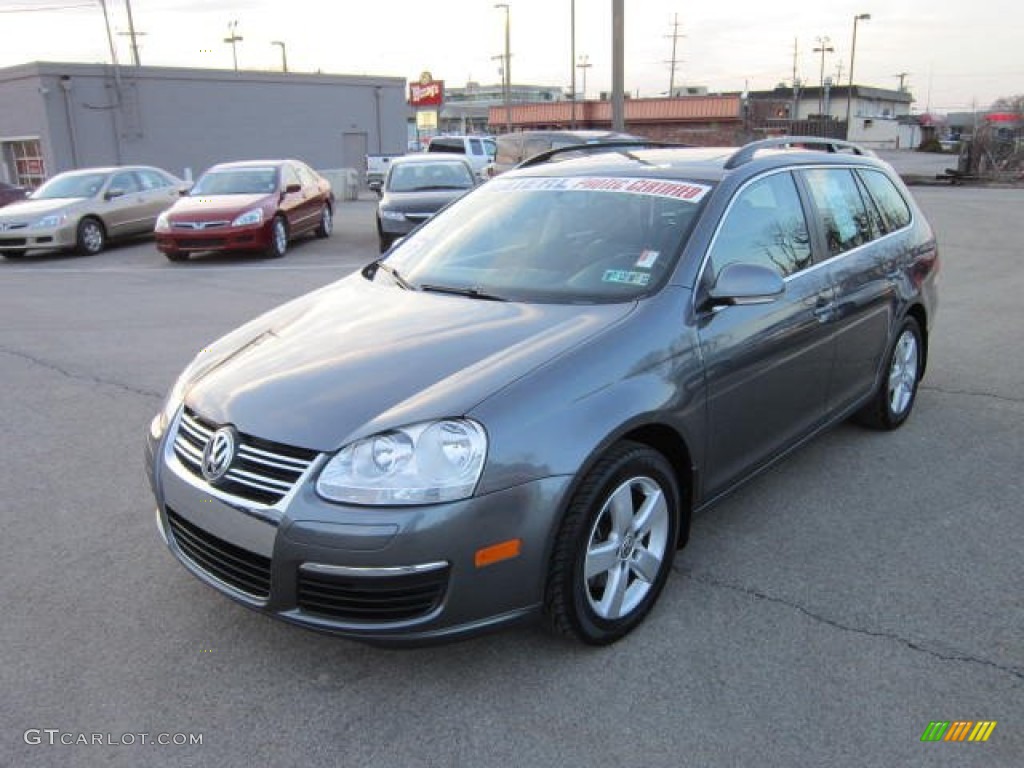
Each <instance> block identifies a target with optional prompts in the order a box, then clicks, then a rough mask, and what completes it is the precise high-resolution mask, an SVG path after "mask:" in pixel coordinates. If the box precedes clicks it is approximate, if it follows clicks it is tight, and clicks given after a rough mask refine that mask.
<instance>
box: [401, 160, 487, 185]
mask: <svg viewBox="0 0 1024 768" xmlns="http://www.w3.org/2000/svg"><path fill="white" fill-rule="evenodd" d="M472 186H473V174H472V173H471V172H470V170H469V168H467V167H466V165H465V164H464V163H446V162H438V163H403V164H402V165H393V166H391V176H390V177H389V178H388V191H389V192H418V191H421V190H426V189H469V188H470V187H472Z"/></svg>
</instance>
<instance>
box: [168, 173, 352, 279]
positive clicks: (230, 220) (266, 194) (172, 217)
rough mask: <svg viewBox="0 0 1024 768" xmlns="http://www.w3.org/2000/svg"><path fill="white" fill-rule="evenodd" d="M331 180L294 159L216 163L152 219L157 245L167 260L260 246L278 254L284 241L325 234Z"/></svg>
mask: <svg viewBox="0 0 1024 768" xmlns="http://www.w3.org/2000/svg"><path fill="white" fill-rule="evenodd" d="M333 217H334V194H333V192H332V191H331V185H330V183H329V182H328V181H327V180H326V179H325V178H323V177H322V176H321V175H320V174H318V173H317V172H316V171H314V170H313V169H312V168H310V167H309V166H308V165H306V164H305V163H302V162H299V161H298V160H253V161H247V162H237V163H222V164H220V165H215V166H213V167H212V168H210V169H209V170H208V171H207V172H206V173H204V174H203V175H202V176H201V177H200V179H199V181H197V182H196V183H195V186H194V187H192V189H191V191H190V192H189V194H188V196H186V197H182V198H181V199H180V200H178V201H177V202H176V203H175V204H174V205H173V206H171V208H170V209H169V210H167V211H166V212H164V214H163V215H161V216H160V218H159V220H157V223H156V247H157V248H158V249H159V250H160V251H161V252H162V253H163V254H164V255H165V256H166V257H167V258H168V259H170V260H171V261H183V260H185V259H187V258H188V257H189V254H192V253H197V252H200V251H261V252H263V253H264V254H266V255H267V256H270V257H273V258H278V257H281V256H284V254H285V252H286V251H287V250H288V243H289V242H290V241H292V240H294V239H295V238H297V237H299V236H300V235H304V234H308V233H314V234H316V236H317V237H330V235H331V230H332V228H333V222H334V218H333Z"/></svg>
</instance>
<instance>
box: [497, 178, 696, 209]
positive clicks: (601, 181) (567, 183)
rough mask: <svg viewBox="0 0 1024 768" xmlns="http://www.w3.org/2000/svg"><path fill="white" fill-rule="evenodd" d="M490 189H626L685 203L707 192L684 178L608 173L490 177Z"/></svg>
mask: <svg viewBox="0 0 1024 768" xmlns="http://www.w3.org/2000/svg"><path fill="white" fill-rule="evenodd" d="M488 186H490V188H491V189H498V188H501V189H506V190H518V189H536V190H542V191H550V192H563V191H572V192H576V191H581V192H626V193H629V194H633V195H653V196H655V197H671V198H672V199H674V200H685V201H686V202H688V203H696V202H699V201H700V200H701V199H702V198H703V197H704V195H706V194H707V193H708V192H710V191H711V187H709V186H708V185H706V184H693V183H691V182H688V181H671V180H668V179H635V178H620V177H611V176H576V177H569V178H564V177H563V178H543V179H542V178H536V177H530V178H521V179H507V178H506V179H502V178H497V179H494V180H493V181H492V182H490V184H489V185H488Z"/></svg>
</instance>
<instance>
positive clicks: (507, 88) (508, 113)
mask: <svg viewBox="0 0 1024 768" xmlns="http://www.w3.org/2000/svg"><path fill="white" fill-rule="evenodd" d="M494 7H495V8H504V9H505V66H504V67H503V69H504V72H503V75H504V78H503V79H504V82H503V83H502V91H504V94H503V95H504V96H505V130H506V131H507V132H508V133H511V132H512V53H511V42H510V40H511V38H510V36H509V9H508V3H495V4H494Z"/></svg>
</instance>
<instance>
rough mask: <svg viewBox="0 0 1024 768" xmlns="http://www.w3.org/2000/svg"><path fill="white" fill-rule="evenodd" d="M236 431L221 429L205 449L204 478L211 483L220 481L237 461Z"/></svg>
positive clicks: (211, 438)
mask: <svg viewBox="0 0 1024 768" xmlns="http://www.w3.org/2000/svg"><path fill="white" fill-rule="evenodd" d="M235 446H236V440H235V430H234V429H232V428H231V427H221V428H220V429H218V430H217V431H216V432H214V433H213V435H212V436H211V437H210V442H208V443H207V444H206V448H204V449H203V464H202V470H203V477H204V478H206V481H207V482H209V483H215V482H217V481H218V480H220V479H221V478H222V477H224V475H225V474H226V473H227V471H228V470H229V469H230V468H231V462H233V461H234V460H235Z"/></svg>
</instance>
